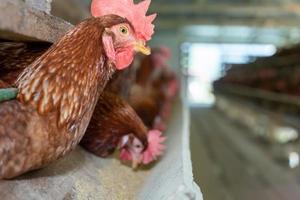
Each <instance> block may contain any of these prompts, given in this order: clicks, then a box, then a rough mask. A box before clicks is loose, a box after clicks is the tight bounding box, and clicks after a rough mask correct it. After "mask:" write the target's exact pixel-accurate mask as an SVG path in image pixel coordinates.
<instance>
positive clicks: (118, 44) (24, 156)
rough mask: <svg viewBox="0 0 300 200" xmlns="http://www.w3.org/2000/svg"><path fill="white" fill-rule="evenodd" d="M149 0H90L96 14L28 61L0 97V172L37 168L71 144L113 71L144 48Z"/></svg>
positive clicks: (149, 18)
mask: <svg viewBox="0 0 300 200" xmlns="http://www.w3.org/2000/svg"><path fill="white" fill-rule="evenodd" d="M123 3H126V5H127V6H126V10H125V9H123V7H124V4H123ZM149 3H150V1H144V2H141V3H140V4H138V5H135V4H134V3H133V2H131V1H128V0H126V2H125V0H119V1H113V2H112V1H108V0H94V1H93V2H92V9H91V10H92V14H93V16H95V17H93V18H90V19H87V20H85V21H83V22H82V23H80V24H79V25H77V26H76V27H75V28H74V29H73V30H71V31H69V32H68V33H67V34H66V35H65V36H63V37H62V38H61V39H60V40H59V41H57V42H56V43H55V44H53V45H52V46H51V47H50V48H49V49H48V50H47V51H46V52H45V53H43V54H42V55H41V56H40V57H39V58H38V59H36V60H35V61H34V62H33V63H32V64H30V65H29V66H28V67H26V69H25V70H24V71H23V72H22V73H21V75H20V76H19V77H18V80H17V82H16V86H17V88H18V89H19V93H18V96H17V99H16V100H11V101H5V102H2V103H0V137H1V140H0V178H12V177H15V176H18V175H20V174H22V173H25V172H27V171H30V170H34V169H38V168H41V167H43V166H45V165H47V164H49V163H50V162H53V161H55V160H56V159H58V158H60V157H62V156H64V155H65V154H66V153H67V152H69V151H71V150H72V149H74V148H75V146H76V145H77V144H78V143H79V141H80V140H81V138H82V136H83V134H84V133H85V130H86V128H87V126H88V123H89V121H90V119H91V117H92V113H93V111H94V108H95V106H96V103H97V100H98V98H99V96H100V94H101V93H102V91H103V88H104V87H105V85H106V83H107V81H108V80H109V79H110V77H111V76H112V74H113V73H114V72H115V71H116V70H121V69H124V68H126V67H128V66H129V65H130V63H131V62H132V60H133V57H134V52H137V51H141V52H142V53H145V54H149V53H150V50H149V49H148V48H147V47H145V46H144V45H145V43H146V41H147V40H149V39H150V38H151V35H152V34H153V25H152V24H151V22H152V21H153V19H154V18H155V15H151V16H145V13H146V11H147V8H148V6H149ZM141 8H142V9H141ZM135 19H138V20H137V22H136V21H134V20H135Z"/></svg>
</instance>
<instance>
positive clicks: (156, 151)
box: [143, 130, 166, 164]
mask: <svg viewBox="0 0 300 200" xmlns="http://www.w3.org/2000/svg"><path fill="white" fill-rule="evenodd" d="M147 137H148V148H147V149H146V151H144V153H143V164H148V163H150V162H152V161H154V160H156V159H157V157H158V156H160V155H161V154H162V153H163V150H164V149H165V146H164V145H163V144H162V143H163V142H164V141H165V140H166V138H165V137H163V136H162V135H161V132H160V131H158V130H151V131H149V132H148V136H147Z"/></svg>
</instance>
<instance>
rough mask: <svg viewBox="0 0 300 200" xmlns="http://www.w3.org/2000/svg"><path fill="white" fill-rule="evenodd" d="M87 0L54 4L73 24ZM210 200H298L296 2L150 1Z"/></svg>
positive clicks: (158, 42) (196, 169) (299, 38)
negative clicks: (178, 84)
mask: <svg viewBox="0 0 300 200" xmlns="http://www.w3.org/2000/svg"><path fill="white" fill-rule="evenodd" d="M89 4H90V0H65V1H61V0H53V1H52V10H51V14H53V15H55V16H58V17H60V18H62V19H64V20H66V21H69V22H71V23H73V24H76V23H78V22H79V21H81V20H82V19H84V18H86V17H88V16H89V9H88V7H89ZM153 12H156V13H158V18H157V19H156V21H155V25H156V28H155V35H154V37H153V39H152V41H151V43H150V46H152V47H160V46H164V47H167V48H168V49H169V51H170V52H171V55H172V56H171V58H170V59H169V60H168V63H167V64H168V65H169V66H170V67H172V69H173V70H175V71H176V72H177V74H178V75H180V77H181V84H182V90H181V96H182V97H183V99H184V102H185V103H186V105H188V106H189V108H190V122H191V124H190V133H191V150H192V161H193V173H194V178H195V180H196V182H197V184H199V186H200V187H201V190H202V192H203V194H204V199H206V200H219V199H222V200H246V199H257V200H269V199H270V200H281V199H284V200H294V199H295V200H296V199H300V190H299V188H300V167H299V162H300V158H299V152H300V144H299V130H300V98H299V96H300V1H299V0H152V5H151V8H150V12H149V13H153Z"/></svg>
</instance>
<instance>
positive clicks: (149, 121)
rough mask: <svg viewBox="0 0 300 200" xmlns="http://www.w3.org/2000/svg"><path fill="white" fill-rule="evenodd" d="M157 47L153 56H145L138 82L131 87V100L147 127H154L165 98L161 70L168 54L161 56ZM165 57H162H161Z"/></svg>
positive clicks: (139, 71)
mask: <svg viewBox="0 0 300 200" xmlns="http://www.w3.org/2000/svg"><path fill="white" fill-rule="evenodd" d="M161 54H162V53H161V50H160V49H157V50H156V51H154V52H153V54H151V56H147V57H145V58H144V59H143V60H142V62H141V66H140V68H139V69H138V71H137V76H136V84H134V85H133V86H132V88H131V91H130V95H129V102H130V105H131V106H132V107H133V109H134V110H135V111H136V112H137V114H138V115H139V116H140V117H141V118H142V120H143V122H144V123H145V124H146V126H147V127H153V125H154V123H155V118H156V117H157V116H158V115H159V112H160V109H161V107H162V105H163V102H164V99H165V93H164V90H163V85H164V83H165V82H164V81H162V78H163V77H164V76H163V75H164V74H163V73H162V72H163V71H162V70H160V68H161V66H160V65H162V63H163V62H165V60H166V59H167V58H168V56H165V55H164V56H160V55H161ZM162 57H163V58H164V59H161V58H162Z"/></svg>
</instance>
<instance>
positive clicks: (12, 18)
mask: <svg viewBox="0 0 300 200" xmlns="http://www.w3.org/2000/svg"><path fill="white" fill-rule="evenodd" d="M0 10H1V12H0V38H2V39H10V40H21V41H45V42H51V43H52V42H54V41H56V40H57V39H58V38H60V37H61V36H62V35H64V34H65V33H66V31H68V30H70V29H71V28H72V27H73V26H72V25H71V24H70V23H68V22H65V21H63V20H61V19H59V18H57V17H54V16H52V15H49V14H47V13H45V12H43V11H40V10H37V9H35V8H32V7H30V6H28V5H26V4H25V2H23V1H22V0H1V2H0Z"/></svg>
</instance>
